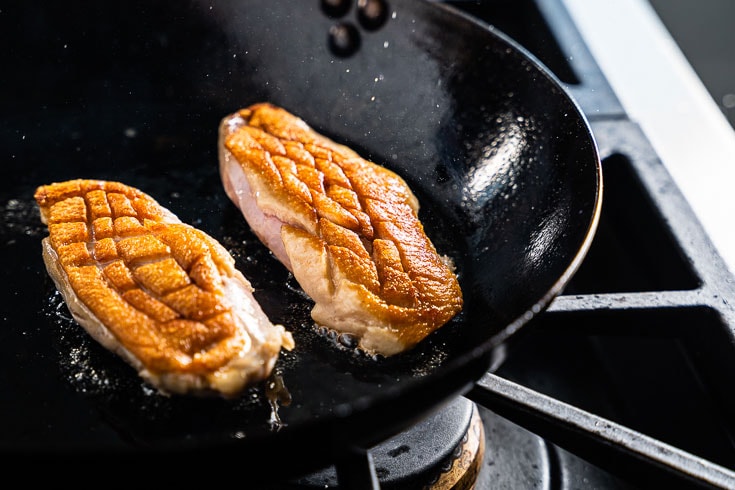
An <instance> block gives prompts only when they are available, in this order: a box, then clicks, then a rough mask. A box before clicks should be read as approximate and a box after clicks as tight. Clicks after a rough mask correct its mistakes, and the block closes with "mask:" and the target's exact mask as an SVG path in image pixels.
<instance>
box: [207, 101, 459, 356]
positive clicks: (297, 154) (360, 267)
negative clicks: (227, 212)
mask: <svg viewBox="0 0 735 490" xmlns="http://www.w3.org/2000/svg"><path fill="white" fill-rule="evenodd" d="M219 138H220V141H219V151H220V174H221V177H222V181H223V184H224V187H225V190H226V192H227V194H228V196H229V197H230V199H232V201H233V202H234V203H235V204H236V205H237V206H238V207H239V208H240V210H241V211H242V212H243V215H244V216H245V218H246V219H247V221H248V223H249V224H250V226H251V228H252V229H253V230H254V232H255V233H256V234H257V235H258V236H259V237H260V239H261V240H262V241H263V242H264V243H266V245H268V246H269V247H270V249H271V250H272V251H273V253H274V254H275V255H276V257H277V258H278V259H279V260H280V261H281V262H282V263H283V264H284V265H285V266H286V267H287V268H288V269H289V270H290V271H291V272H292V273H293V274H294V277H295V278H296V280H297V281H298V282H299V284H300V285H301V287H302V288H303V289H304V291H305V292H306V293H307V294H308V295H309V296H310V297H311V298H312V299H313V300H314V302H315V306H314V309H313V310H312V318H313V319H314V320H315V321H316V322H317V323H318V324H321V325H325V326H327V327H330V328H332V329H335V330H338V331H340V332H348V333H351V334H354V335H355V336H357V337H358V338H359V347H360V348H362V349H363V350H365V351H367V352H369V353H379V354H383V355H386V356H390V355H393V354H396V353H399V352H402V351H405V350H407V349H410V348H412V347H414V346H415V345H416V344H417V343H418V342H420V341H421V340H422V339H424V338H425V337H426V336H427V335H429V334H430V333H431V332H433V331H435V330H436V329H437V328H439V327H441V326H442V325H444V324H445V323H446V322H448V321H449V320H450V319H451V318H453V317H454V316H455V315H456V314H457V313H458V312H459V311H460V310H461V308H462V302H463V299H462V291H461V289H460V286H459V282H458V280H457V277H456V275H455V273H454V267H453V264H452V262H451V260H450V259H449V258H447V257H444V256H441V255H439V254H438V253H437V251H436V249H435V247H434V245H433V244H432V242H431V241H430V239H429V238H428V237H427V236H426V234H425V233H424V229H423V225H422V223H421V222H420V220H419V218H418V209H419V205H418V201H417V199H416V197H415V196H414V194H413V193H412V192H411V190H410V189H409V187H408V185H407V184H406V182H405V181H404V180H403V179H402V178H401V177H399V176H398V175H397V174H395V173H394V172H392V171H390V170H388V169H386V168H385V167H382V166H379V165H377V164H375V163H373V162H370V161H368V160H365V159H363V158H361V157H360V156H359V155H358V154H357V153H356V152H354V151H353V150H351V149H350V148H348V147H346V146H344V145H340V144H337V143H335V142H334V141H332V140H331V139H328V138H326V137H325V136H323V135H320V134H318V133H316V132H315V131H314V130H312V129H311V128H310V127H309V126H308V125H307V124H306V123H305V122H304V121H303V120H301V119H300V118H298V117H297V116H295V115H293V114H291V113H289V112H287V111H286V110H285V109H283V108H280V107H276V106H273V105H271V104H268V103H260V104H255V105H253V106H250V107H247V108H245V109H242V110H240V111H238V112H236V113H234V114H231V115H229V116H227V117H225V118H224V119H223V120H222V122H221V125H220V135H219Z"/></svg>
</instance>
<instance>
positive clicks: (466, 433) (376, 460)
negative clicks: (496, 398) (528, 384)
mask: <svg viewBox="0 0 735 490" xmlns="http://www.w3.org/2000/svg"><path fill="white" fill-rule="evenodd" d="M485 445H486V437H485V430H484V427H483V424H482V420H481V417H480V414H479V411H478V407H477V406H476V405H475V404H474V403H473V402H471V401H470V400H468V399H466V398H463V397H460V398H457V399H455V400H453V401H452V402H450V403H449V404H448V405H447V406H445V407H444V408H442V409H440V410H439V411H438V412H436V413H434V414H433V415H431V416H429V417H427V418H426V419H424V420H422V421H421V422H419V423H418V424H416V425H414V426H413V427H411V428H409V429H408V430H406V431H404V432H401V433H399V434H397V435H396V436H394V437H392V438H391V439H388V440H386V441H384V442H382V443H380V444H378V445H377V446H375V447H373V448H371V449H370V451H369V452H370V455H371V457H372V460H373V465H374V468H375V473H376V476H377V478H378V481H379V483H380V488H381V489H401V490H411V489H417V490H418V489H422V490H450V489H452V490H461V489H468V490H469V489H472V488H474V485H475V482H476V480H477V477H478V474H479V472H480V470H481V467H482V462H483V457H484V455H485ZM337 485H338V477H337V472H336V470H335V468H334V466H330V467H328V468H325V469H322V470H320V471H317V472H315V473H312V474H310V475H307V476H305V477H303V478H300V479H298V480H296V481H294V482H291V483H290V484H287V486H285V487H278V488H279V489H281V488H283V489H286V488H289V489H296V488H299V489H300V488H304V489H309V488H313V489H317V488H318V489H324V488H336V487H337ZM274 490H276V489H274Z"/></svg>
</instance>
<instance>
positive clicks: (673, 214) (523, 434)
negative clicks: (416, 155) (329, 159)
mask: <svg viewBox="0 0 735 490" xmlns="http://www.w3.org/2000/svg"><path fill="white" fill-rule="evenodd" d="M579 1H580V2H584V1H586V0H579ZM315 3H316V2H315ZM325 3H329V2H326V1H325V2H321V3H320V4H321V5H323V4H325ZM332 3H334V4H335V5H336V4H339V3H341V2H332ZM361 3H362V4H363V7H364V6H365V5H367V3H370V2H367V3H364V2H361ZM437 3H447V4H451V5H452V6H454V7H455V8H457V9H459V10H460V11H462V12H464V13H465V14H467V15H469V16H472V17H474V18H476V19H477V21H478V22H479V23H481V24H483V25H484V26H485V27H486V28H487V29H496V30H499V31H502V32H503V33H504V34H506V35H507V36H509V37H510V38H512V39H514V40H515V41H516V42H517V43H518V44H519V45H520V46H522V47H523V48H524V49H525V50H527V51H528V53H530V55H531V56H533V57H536V58H537V59H538V60H539V61H540V62H541V63H543V64H544V65H546V66H547V67H548V69H549V70H550V71H551V72H552V73H554V74H555V75H556V77H557V78H558V80H559V81H560V82H561V84H562V86H563V87H564V88H565V89H566V90H567V91H568V92H569V94H570V95H571V96H572V97H573V98H574V100H575V101H576V102H577V104H578V106H579V108H580V109H581V111H582V112H583V113H584V115H585V116H586V117H587V119H588V121H589V123H590V126H591V129H592V132H593V135H594V137H595V140H596V143H597V145H598V148H599V154H600V156H601V160H602V171H603V183H604V192H603V195H604V196H603V204H602V213H601V216H600V220H599V224H598V226H597V232H596V235H595V237H594V241H593V242H592V245H591V248H590V249H589V251H588V253H587V254H586V257H585V259H584V261H583V263H582V264H581V266H580V268H579V269H578V270H577V272H576V273H575V275H574V277H573V278H572V279H571V281H570V282H569V283H568V284H567V286H566V288H565V290H564V291H563V292H562V294H561V295H560V296H558V297H557V298H556V299H555V300H554V301H553V302H552V303H551V304H550V305H549V307H548V309H547V310H545V311H543V312H542V313H539V314H538V315H536V316H535V317H534V318H533V319H532V320H530V321H529V322H528V323H527V324H526V325H524V328H523V329H521V331H519V332H518V333H517V334H515V335H513V336H512V337H511V338H509V339H508V340H507V341H506V342H505V343H503V344H501V345H500V346H499V347H497V348H496V350H495V351H494V352H493V356H492V360H493V362H492V365H491V367H490V369H489V370H488V371H487V372H486V373H485V374H484V376H482V377H481V378H480V379H479V380H478V381H477V382H475V383H474V384H472V386H471V387H470V388H469V389H468V391H466V392H463V393H462V395H461V396H457V397H456V398H453V399H452V400H451V401H449V402H447V403H445V404H444V405H443V406H440V407H437V409H436V411H434V412H432V413H431V414H430V415H429V416H428V417H426V418H423V419H421V420H419V421H417V422H416V423H415V425H412V426H410V427H409V428H408V429H407V430H405V431H402V432H400V433H398V434H395V435H393V436H392V437H390V438H389V439H387V440H384V441H382V442H381V443H379V444H378V445H376V446H374V447H370V448H355V449H356V451H355V454H344V455H337V457H336V458H335V459H337V461H336V462H335V463H334V464H333V465H332V466H328V467H326V468H323V469H321V470H320V471H316V472H313V473H309V474H306V475H299V476H298V477H296V478H292V477H291V475H289V476H288V481H285V482H275V481H274V482H273V483H272V485H271V486H270V487H268V488H272V490H280V489H302V488H314V489H316V488H337V487H338V488H344V489H368V488H370V489H378V488H380V489H383V490H385V489H402V490H407V489H414V488H415V489H432V490H440V489H444V490H447V489H454V490H460V489H470V488H474V489H476V490H485V489H493V488H512V489H516V488H517V489H529V488H540V489H546V488H550V489H572V488H597V489H632V488H675V487H676V488H678V487H697V488H735V442H734V441H735V423H734V422H733V417H732V415H733V414H735V394H734V392H733V390H732V389H730V385H731V380H733V379H735V307H733V303H732V300H731V298H735V285H734V284H733V283H734V282H735V278H734V277H733V275H732V273H731V272H730V270H732V267H728V264H727V263H726V260H725V259H724V258H723V256H722V255H721V252H720V251H719V250H718V249H717V248H716V245H715V242H714V240H713V237H714V235H713V234H712V233H711V231H710V229H709V228H706V227H705V226H704V225H703V222H702V220H701V218H700V217H699V216H698V214H697V212H696V211H695V209H694V208H693V206H692V202H691V201H690V200H689V199H688V197H687V194H686V193H685V192H683V188H682V187H681V185H680V184H681V181H680V180H677V179H676V178H674V175H672V172H671V171H672V169H674V168H675V166H672V165H671V163H672V162H671V154H670V153H668V152H664V151H662V150H661V146H660V145H659V144H658V143H659V141H658V140H652V138H651V134H652V133H651V132H650V128H649V127H648V126H647V125H645V124H642V123H641V121H640V120H639V119H638V114H637V113H636V114H632V113H631V106H630V105H626V104H624V103H622V102H621V99H620V98H619V96H618V94H617V92H616V90H615V88H614V87H613V84H612V80H611V79H610V77H609V76H608V75H607V74H606V73H605V72H603V70H602V69H601V68H600V66H599V64H598V61H597V59H596V58H595V57H594V56H593V52H592V50H591V49H590V48H591V46H588V44H587V42H586V40H585V38H584V37H583V35H582V33H581V29H580V27H581V26H579V25H578V24H577V23H576V20H575V18H574V16H573V15H572V12H571V11H570V10H569V8H568V6H569V5H570V4H571V3H572V1H571V0H521V1H516V0H493V1H476V0H472V1H468V0H453V1H442V2H440V1H439V0H437ZM573 3H575V4H576V6H577V7H578V6H579V4H578V2H576V1H575V2H573ZM612 4H613V3H611V5H612ZM614 4H615V5H618V2H614ZM154 8H155V7H154ZM207 8H208V9H209V8H211V7H210V6H209V5H207ZM611 8H612V7H611ZM159 13H160V14H161V16H162V17H167V18H168V16H169V13H170V12H169V11H168V10H166V9H164V8H161V12H159ZM577 13H578V11H577ZM6 18H7V17H6ZM28 19H32V20H35V18H34V15H29V16H28ZM94 27H95V28H99V32H96V34H99V38H102V37H104V36H106V35H107V34H106V33H105V32H103V31H104V29H103V28H102V27H100V26H94ZM587 27H588V28H589V26H587ZM187 34H188V31H187ZM184 37H185V36H182V39H183V38H184ZM192 39H194V41H192V45H194V44H196V42H197V41H196V37H195V36H194V37H193V38H192ZM159 41H160V42H161V43H163V42H164V41H165V39H164V38H162V39H160V40H159ZM162 45H163V44H162ZM136 46H137V45H136ZM62 47H63V49H64V50H66V49H67V46H66V44H63V45H62ZM342 47H344V48H347V47H349V46H342ZM43 54H44V55H45V54H46V52H45V51H44V52H43ZM52 54H53V53H52ZM11 58H12V57H11ZM110 58H111V59H110V60H109V61H111V63H110V67H112V68H111V69H112V71H113V73H115V74H118V72H123V71H124V69H123V68H122V65H121V66H120V67H118V66H117V65H116V64H115V59H114V57H113V56H111V57H110ZM12 59H13V60H15V58H12ZM52 66H55V65H52ZM85 66H86V65H85ZM173 73H174V72H173V69H172V71H171V72H170V73H169V71H166V74H167V75H168V74H173ZM54 74H55V72H52V73H51V75H54ZM61 78H64V77H61ZM70 78H72V77H71V75H70ZM184 78H185V77H184ZM14 80H15V82H16V85H15V86H16V87H18V86H20V85H21V83H19V80H20V78H18V77H16V78H15V79H14ZM23 81H25V80H23ZM51 82H53V79H51V80H50V82H49V83H51ZM29 86H30V87H31V88H33V87H35V85H33V84H32V83H29ZM38 86H46V85H44V84H40V85H38ZM122 87H124V86H123V85H121V86H120V87H118V85H115V84H108V85H104V86H101V87H98V88H99V91H100V92H99V93H103V92H104V93H106V92H108V91H109V92H110V93H113V94H117V93H118V92H117V91H118V90H120V93H122V90H123V88H122ZM140 88H141V90H143V91H145V89H146V88H147V85H145V84H142V86H141V87H140ZM166 90H167V88H165V87H164V89H161V93H162V94H164V93H165V92H166ZM172 93H173V92H172ZM164 95H165V94H164ZM70 100H71V99H70ZM69 104H71V102H69ZM105 107H106V106H100V108H99V111H100V112H103V111H104V109H105ZM44 109H45V106H44ZM95 110H97V108H96V107H91V108H90V109H89V111H91V112H93V113H94V112H95ZM135 110H137V106H136V107H132V108H131V111H133V112H134V111H135ZM151 110H152V111H158V110H159V108H158V106H156V107H153V108H152V109H151ZM158 116H159V117H163V116H160V114H158ZM190 116H191V117H193V118H197V117H199V115H198V113H197V112H196V111H194V112H193V113H192V115H190ZM32 122H33V123H34V124H31V123H27V124H26V123H25V121H23V123H24V124H23V125H21V126H22V127H30V126H33V127H34V130H33V131H32V134H34V135H38V134H41V133H43V132H44V131H48V132H49V133H50V132H51V130H50V129H47V127H46V126H44V124H43V123H38V124H35V121H32ZM167 122H168V121H167ZM71 127H76V126H75V125H71ZM85 127H86V126H85ZM126 127H127V126H126ZM166 134H168V133H166ZM18 135H20V136H18V137H20V138H23V139H25V133H24V132H19V133H18ZM730 136H732V135H730ZM77 137H81V136H80V135H79V134H77V133H76V132H72V133H71V135H70V137H69V138H70V139H69V141H71V142H72V143H71V145H72V146H76V150H77V151H79V148H80V147H81V143H79V145H80V146H77ZM125 137H126V138H127V140H126V144H129V145H131V146H132V145H134V144H136V141H135V139H134V137H135V130H134V129H133V128H132V127H131V128H130V129H126V130H125ZM29 140H30V138H29ZM128 140H129V141H128ZM34 141H36V140H34ZM64 141H65V142H64V144H65V145H66V144H67V142H66V140H64ZM54 143H56V142H55V141H54ZM34 144H38V143H34ZM96 144H98V145H99V143H96ZM156 144H160V145H164V146H166V147H169V146H171V147H175V146H176V145H177V144H182V140H169V139H163V140H156ZM176 151H177V152H178V151H179V150H178V149H176ZM91 154H93V153H90V155H91ZM175 155H179V153H175ZM691 165H692V166H693V165H700V162H695V161H693V162H691ZM680 168H681V167H678V169H680ZM152 173H153V172H152ZM677 175H681V174H680V173H679V172H677ZM158 177H159V175H157V174H156V175H155V178H156V179H157V178H158ZM687 187H688V186H687ZM26 188H30V184H28V183H26ZM11 204H12V206H11ZM20 204H21V201H20V200H17V199H12V200H10V201H9V204H8V210H9V212H7V213H6V216H11V217H12V216H16V217H17V221H18V223H21V222H23V223H25V222H26V221H28V220H29V219H32V220H33V222H34V223H36V221H37V217H36V215H35V214H34V213H35V208H31V207H27V208H21V207H20ZM707 222H708V223H709V222H710V221H709V220H707ZM10 224H11V225H13V224H14V223H12V222H11V223H10ZM35 226H36V228H30V227H29V228H24V230H25V231H26V234H30V235H34V233H35V235H34V236H29V237H27V238H28V239H29V241H30V240H31V239H32V240H36V239H37V238H38V236H40V233H39V232H38V231H36V232H33V230H37V228H38V226H39V225H38V224H36V225H35ZM9 228H10V227H9ZM16 228H18V229H20V227H19V226H17V227H16ZM29 230H30V231H29ZM13 237H14V238H13V239H14V240H15V235H13ZM19 243H20V244H23V243H25V242H23V241H20V240H19V241H18V242H17V243H15V245H14V246H15V249H16V250H18V249H19V248H20V246H19V245H18V244H19ZM34 243H35V242H34ZM29 253H30V252H29ZM33 253H35V251H34V252H33ZM34 274H35V275H34V276H33V278H32V279H33V280H36V279H38V278H39V277H40V275H42V273H41V272H38V271H37V272H34ZM20 286H21V287H20V288H19V289H18V291H20V292H19V293H16V294H17V295H18V296H19V297H20V296H22V294H21V293H22V286H23V284H22V283H21V284H20ZM49 304H51V305H52V306H53V305H58V303H49ZM54 308H55V306H54ZM34 313H35V311H34ZM47 313H48V315H47V316H51V315H57V314H58V311H56V309H55V310H54V312H51V313H49V312H43V314H44V315H45V314H47ZM39 314H41V313H39ZM7 318H15V317H13V316H12V315H10V314H8V315H7ZM7 318H4V320H5V321H6V322H7ZM8 323H9V322H8ZM16 330H21V329H16ZM34 332H35V331H32V332H31V333H34ZM21 333H22V334H25V332H21ZM62 340H63V339H62ZM44 348H46V344H44ZM48 350H52V347H48ZM48 350H41V352H47V351H48ZM13 355H14V356H15V357H13V358H12V361H11V362H18V363H20V364H22V363H23V361H24V359H23V358H22V356H21V354H18V353H16V352H13ZM47 357H48V358H44V357H43V356H36V358H39V359H41V360H42V361H44V362H45V363H46V364H43V365H51V366H52V367H53V368H56V367H57V366H56V365H55V364H53V362H54V358H53V355H52V354H49V355H48V356H47ZM6 358H10V357H9V356H6ZM482 370H484V365H483V367H482ZM478 371H479V372H482V371H480V370H478ZM92 374H96V373H92ZM5 378H6V380H5V381H6V385H8V386H11V383H12V386H13V387H15V386H16V385H18V383H17V382H16V380H15V379H12V380H9V379H7V378H8V376H7V374H5ZM101 379H104V377H103V378H101ZM473 379H474V378H473ZM54 381H55V380H53V379H52V380H51V381H50V384H51V383H53V386H54V388H56V385H57V383H54ZM58 389H59V390H60V391H61V390H62V389H63V388H58ZM40 391H41V393H42V395H40V396H39V400H33V401H34V402H37V403H36V404H35V405H34V407H35V406H37V407H38V408H35V410H37V411H38V413H41V412H44V411H45V412H52V411H57V410H58V407H55V406H53V404H52V401H51V402H49V399H50V400H53V398H48V397H47V393H46V392H43V390H40ZM8 393H10V392H8ZM8 393H5V400H6V402H7V403H5V404H4V405H3V406H6V407H13V405H12V401H13V400H9V398H10V396H9V395H8ZM452 396H454V394H453V395H452ZM73 400H74V405H73V406H72V407H71V408H69V407H65V408H66V410H67V412H63V411H60V412H63V413H60V414H59V417H58V418H59V419H66V418H73V417H74V416H77V415H78V412H82V416H83V415H84V413H83V412H84V409H85V408H86V407H85V406H84V399H83V397H74V398H73ZM0 405H2V404H0ZM22 410H24V408H23V407H20V408H18V409H17V411H22ZM135 410H136V411H137V410H138V408H137V406H136V408H135ZM34 413H35V412H34ZM110 413H111V414H113V415H114V414H115V413H116V412H115V411H111V412H110ZM125 413H126V414H127V412H125ZM112 418H114V417H112ZM136 420H137V419H136ZM45 423H46V425H48V426H51V425H53V424H52V423H49V421H48V420H46V421H45ZM59 427H60V428H61V429H62V430H63V429H65V428H66V426H65V425H59ZM96 427H98V426H92V430H90V431H89V432H90V434H91V436H90V434H84V435H86V436H90V437H91V438H94V439H96V438H97V437H99V439H104V438H105V437H106V436H108V435H109V434H108V433H107V427H106V426H105V427H104V429H103V430H101V431H99V432H96V431H95V430H94V429H95V428H96ZM22 429H23V428H22V427H21V428H19V429H18V432H22ZM39 432H43V431H39ZM110 432H111V431H110ZM121 432H123V433H125V432H124V431H121ZM24 435H25V434H21V436H24ZM63 435H64V436H67V434H66V433H64V434H63ZM69 435H70V436H74V437H76V436H78V434H76V433H71V431H70V434H69ZM114 435H115V436H117V434H114ZM237 436H238V437H240V436H242V437H245V435H243V434H240V433H238V434H237ZM70 438H71V437H70ZM325 439H326V438H325ZM115 440H117V439H115ZM314 443H315V444H319V443H323V444H324V445H328V444H329V441H328V440H325V441H318V440H316V441H314ZM310 444H311V441H310ZM310 447H311V446H310ZM350 449H352V448H350ZM363 449H365V451H364V452H361V450H363ZM269 456H270V455H269ZM277 456H278V455H277V454H275V455H274V460H275V462H274V466H277V464H278V461H277ZM307 456H308V455H304V458H306V457H307ZM4 461H5V462H6V463H7V461H6V460H4ZM75 463H76V462H75ZM155 464H158V465H160V462H158V461H156V463H155ZM88 466H89V465H88ZM231 468H235V469H236V470H240V471H242V470H245V471H242V472H243V473H248V472H250V473H253V472H254V471H253V470H254V469H259V470H263V469H262V468H252V467H248V466H247V465H246V464H244V463H243V466H242V467H236V466H231ZM206 470H208V468H207V469H205V471H206ZM196 472H197V473H198V474H201V473H202V468H200V467H199V468H196ZM131 473H132V472H131ZM182 473H184V474H185V473H186V472H179V474H182ZM211 475H212V474H211V473H209V472H207V473H206V476H207V477H210V476H211ZM85 476H88V475H87V474H86V473H85ZM105 476H106V477H108V478H109V475H105ZM116 476H119V477H120V478H122V477H123V476H124V475H116ZM166 476H168V475H166ZM185 476H186V477H188V476H189V475H188V474H186V475H185ZM194 476H195V475H194ZM244 476H246V477H250V476H252V475H250V474H245V475H244ZM267 476H269V477H271V476H272V477H274V479H277V478H278V477H279V476H281V475H280V474H274V475H271V474H269V475H267ZM283 477H284V478H285V476H283ZM248 481H250V480H245V479H243V482H248ZM257 488H265V487H257Z"/></svg>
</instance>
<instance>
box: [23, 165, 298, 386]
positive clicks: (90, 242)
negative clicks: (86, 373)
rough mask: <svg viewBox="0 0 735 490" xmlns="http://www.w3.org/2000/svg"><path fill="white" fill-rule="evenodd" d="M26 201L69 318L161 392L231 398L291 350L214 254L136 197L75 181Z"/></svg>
mask: <svg viewBox="0 0 735 490" xmlns="http://www.w3.org/2000/svg"><path fill="white" fill-rule="evenodd" d="M35 198H36V201H37V203H38V206H39V208H40V212H41V219H42V221H43V222H44V223H46V224H47V225H48V230H49V236H48V237H47V238H45V239H44V240H43V257H44V261H45V264H46V268H47V270H48V272H49V274H50V275H51V277H52V278H53V279H54V281H55V283H56V285H57V287H58V289H59V291H60V292H61V293H62V295H63V296H64V299H65V301H66V304H67V306H68V307H69V310H70V311H71V313H72V314H73V316H74V318H75V319H76V320H77V321H78V322H79V323H80V324H81V325H82V326H83V327H84V328H85V329H86V330H87V331H88V332H89V333H90V335H92V337H93V338H95V339H96V340H97V341H99V342H100V343H101V344H102V345H104V346H105V347H107V348H108V349H110V350H112V351H114V352H116V353H117V354H118V355H120V356H121V357H122V358H123V359H125V360H126V361H128V362H129V363H130V364H131V365H133V367H135V368H136V369H137V371H138V372H139V374H140V375H141V376H142V377H143V378H144V379H146V380H147V381H148V382H150V383H151V384H152V385H153V386H155V387H157V388H158V389H159V390H160V391H161V392H162V393H164V394H169V393H179V394H186V393H190V394H211V393H217V394H220V395H222V396H224V397H232V396H235V395H237V394H238V393H239V392H241V391H242V389H243V388H245V387H246V386H248V385H249V384H251V383H254V382H256V381H259V380H262V379H264V378H266V377H267V376H268V375H269V374H270V372H271V370H272V369H273V366H274V363H275V361H276V359H277V356H278V355H279V352H280V349H281V348H282V347H284V348H286V349H291V348H292V347H293V340H292V338H291V336H290V334H288V333H287V332H286V331H285V330H284V328H283V327H282V326H280V325H273V324H272V323H271V322H270V321H269V320H268V318H267V317H266V315H265V314H264V313H263V311H262V309H261V308H260V306H259V305H258V303H257V302H256V301H255V299H254V298H253V296H252V287H251V285H250V283H249V282H248V281H247V280H246V279H245V277H244V276H243V275H242V274H241V273H240V272H239V271H238V270H237V269H236V268H235V266H234V259H233V258H232V257H231V256H230V254H229V253H228V252H227V251H226V250H225V249H224V247H222V245H220V244H219V242H217V241H216V240H215V239H214V238H212V237H210V236H209V235H207V234H206V233H204V232H202V231H200V230H197V229H195V228H193V227H191V226H189V225H187V224H184V223H182V222H181V221H180V220H179V219H178V218H177V217H176V216H175V215H174V214H172V213H171V212H170V211H168V210H167V209H165V208H163V207H162V206H160V205H159V204H158V203H157V202H156V201H154V200H153V199H152V198H151V197H150V196H148V195H147V194H145V193H143V192H141V191H140V190H138V189H135V188H133V187H130V186H127V185H124V184H122V183H119V182H110V181H100V180H81V179H80V180H71V181H66V182H59V183H54V184H50V185H44V186H41V187H39V188H38V189H37V190H36V193H35Z"/></svg>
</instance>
